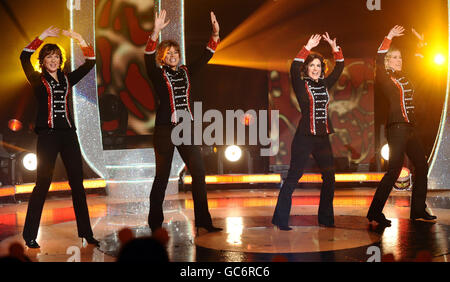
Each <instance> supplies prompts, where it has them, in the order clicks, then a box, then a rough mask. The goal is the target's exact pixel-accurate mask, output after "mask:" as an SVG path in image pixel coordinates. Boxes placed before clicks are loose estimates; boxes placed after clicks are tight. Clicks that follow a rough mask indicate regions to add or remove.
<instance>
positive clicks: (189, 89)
mask: <svg viewBox="0 0 450 282" xmlns="http://www.w3.org/2000/svg"><path fill="white" fill-rule="evenodd" d="M180 68H181V69H183V70H184V72H185V75H186V80H187V83H188V87H187V90H186V104H187V106H188V110H189V114H190V115H191V119H194V116H193V115H192V111H191V103H190V100H189V96H190V94H191V80H190V79H189V73H188V69H187V67H186V66H184V65H183V66H180Z"/></svg>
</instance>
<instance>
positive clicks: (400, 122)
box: [367, 25, 436, 226]
mask: <svg viewBox="0 0 450 282" xmlns="http://www.w3.org/2000/svg"><path fill="white" fill-rule="evenodd" d="M404 31H405V29H404V28H403V27H402V26H398V25H396V26H395V27H393V28H392V29H391V30H390V31H389V34H388V35H387V36H386V37H385V38H384V40H383V42H382V44H381V46H380V47H379V49H378V54H377V59H376V68H377V69H376V78H375V83H376V85H377V86H378V87H379V89H380V91H381V92H382V93H383V94H382V95H384V96H385V97H386V99H387V101H388V103H389V116H388V120H387V125H386V136H387V141H388V145H389V164H388V170H387V172H386V174H385V175H384V177H383V179H382V180H381V182H380V184H379V185H378V188H377V190H376V192H375V195H374V197H373V200H372V204H371V205H370V208H369V211H368V213H367V218H368V219H369V221H376V222H377V223H379V224H381V225H386V226H390V225H391V221H390V220H388V219H386V217H385V215H384V214H383V213H382V211H383V208H384V205H385V203H386V200H387V199H388V197H389V194H390V192H391V190H392V187H393V186H394V183H395V181H396V180H397V179H398V176H399V175H400V172H401V170H402V166H403V160H404V154H405V153H406V155H407V156H408V158H409V159H410V160H411V162H412V163H413V165H414V168H415V173H414V174H413V189H412V196H411V211H410V218H411V219H413V220H416V219H419V218H422V219H425V220H433V219H436V216H433V215H431V214H429V213H428V212H427V210H426V204H425V200H426V197H427V182H428V179H427V174H428V163H427V159H426V156H425V151H424V149H423V146H422V144H421V142H420V141H419V138H418V137H417V134H416V129H415V113H414V88H413V85H412V84H411V83H410V81H409V80H408V78H407V77H406V76H405V74H404V73H403V72H402V66H403V60H402V55H401V53H400V51H399V50H398V49H396V48H392V47H391V48H390V46H391V42H392V39H393V38H394V37H399V36H402V35H403V32H404ZM413 33H415V34H416V32H415V31H414V30H413ZM416 36H417V34H416ZM417 37H418V38H419V39H420V40H421V43H420V44H419V47H420V46H423V45H424V44H423V42H422V41H423V38H421V37H420V36H417Z"/></svg>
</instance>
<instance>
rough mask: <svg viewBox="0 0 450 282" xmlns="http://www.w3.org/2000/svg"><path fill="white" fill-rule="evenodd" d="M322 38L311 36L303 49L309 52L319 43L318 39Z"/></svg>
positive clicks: (318, 35)
mask: <svg viewBox="0 0 450 282" xmlns="http://www.w3.org/2000/svg"><path fill="white" fill-rule="evenodd" d="M321 38H322V35H320V34H313V35H311V37H310V38H309V40H308V43H306V45H305V47H306V49H308V50H311V49H312V48H314V47H316V46H317V45H319V43H320V39H321Z"/></svg>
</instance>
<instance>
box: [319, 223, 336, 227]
mask: <svg viewBox="0 0 450 282" xmlns="http://www.w3.org/2000/svg"><path fill="white" fill-rule="evenodd" d="M319 226H320V227H336V225H334V223H330V224H324V223H319Z"/></svg>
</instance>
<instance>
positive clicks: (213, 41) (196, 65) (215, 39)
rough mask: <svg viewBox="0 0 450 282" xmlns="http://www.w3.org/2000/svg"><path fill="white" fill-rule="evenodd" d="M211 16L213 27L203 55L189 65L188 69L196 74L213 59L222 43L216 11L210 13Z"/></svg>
mask: <svg viewBox="0 0 450 282" xmlns="http://www.w3.org/2000/svg"><path fill="white" fill-rule="evenodd" d="M210 17H211V27H212V33H211V37H210V39H209V42H208V44H207V46H206V49H205V50H204V52H203V54H202V55H201V57H200V58H199V59H198V60H196V61H195V62H193V63H191V64H189V65H188V69H189V72H190V73H191V74H195V73H196V72H197V71H198V70H199V69H200V68H201V67H202V66H204V65H206V64H207V63H208V62H209V60H211V58H212V56H213V55H214V53H215V52H216V49H217V46H219V43H220V37H219V31H220V26H219V22H218V21H217V18H216V15H215V14H214V12H211V13H210Z"/></svg>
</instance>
